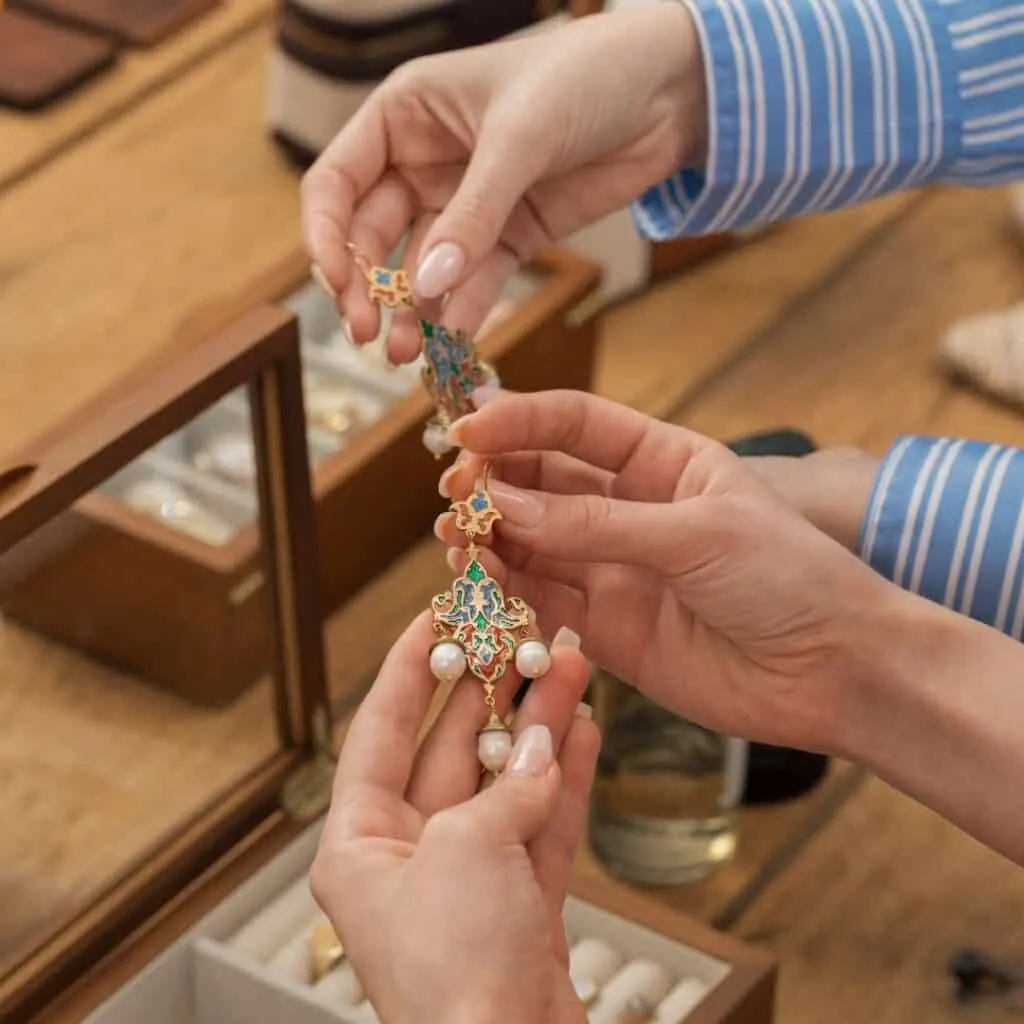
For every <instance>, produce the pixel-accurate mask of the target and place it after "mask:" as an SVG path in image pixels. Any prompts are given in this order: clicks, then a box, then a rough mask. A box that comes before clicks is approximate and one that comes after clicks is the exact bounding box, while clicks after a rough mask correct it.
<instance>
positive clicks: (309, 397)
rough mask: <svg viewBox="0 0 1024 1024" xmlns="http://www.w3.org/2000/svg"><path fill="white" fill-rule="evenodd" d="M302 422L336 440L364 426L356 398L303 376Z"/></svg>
mask: <svg viewBox="0 0 1024 1024" xmlns="http://www.w3.org/2000/svg"><path fill="white" fill-rule="evenodd" d="M303 385H304V388H305V399H306V418H307V419H308V420H309V422H310V424H311V425H312V426H315V427H320V428H321V429H322V430H326V431H328V432H329V433H331V434H334V435H335V436H337V437H341V438H345V437H348V436H349V435H350V434H353V433H355V432H356V431H357V430H359V429H360V428H361V427H363V426H364V424H365V419H366V417H365V416H364V410H363V409H361V408H360V402H359V396H358V395H356V394H353V393H352V391H351V390H350V389H348V388H345V387H339V386H337V385H335V384H331V383H325V382H323V381H322V380H321V378H319V377H318V376H317V375H316V374H312V373H307V374H304V379H303Z"/></svg>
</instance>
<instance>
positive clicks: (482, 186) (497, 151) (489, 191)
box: [414, 110, 548, 299]
mask: <svg viewBox="0 0 1024 1024" xmlns="http://www.w3.org/2000/svg"><path fill="white" fill-rule="evenodd" d="M499 115H500V116H499ZM537 135H538V133H537V128H536V125H535V124H532V123H530V120H529V119H527V118H525V117H524V116H523V114H522V113H521V112H518V111H516V112H514V113H511V114H506V113H505V112H504V111H498V110H492V111H491V112H490V115H489V116H488V117H487V119H486V120H485V122H484V124H483V126H482V128H481V131H480V137H479V139H478V140H477V143H476V146H475V148H474V150H473V155H472V157H471V158H470V161H469V166H468V167H467V168H466V172H465V174H464V175H463V176H462V181H461V183H460V184H459V187H458V189H456V191H455V195H453V196H452V198H451V200H449V202H448V204H447V206H445V208H444V210H442V211H441V213H440V214H439V215H438V217H437V219H436V220H435V221H434V223H433V225H432V227H431V229H430V231H429V232H428V233H427V236H426V237H425V238H424V240H423V247H422V252H423V253H424V255H423V257H422V258H421V260H420V263H419V266H418V268H417V270H416V280H415V285H414V287H415V291H416V294H417V295H418V296H419V298H421V299H437V298H440V297H441V296H442V295H444V294H445V293H447V292H450V291H452V290H453V289H454V288H455V287H456V286H457V285H459V284H461V283H462V282H463V281H465V280H466V279H467V278H468V277H469V276H470V275H471V274H472V273H473V271H474V270H476V268H477V267H478V266H479V265H480V263H481V262H482V261H483V259H484V257H485V256H486V255H487V254H488V253H489V252H491V250H493V249H494V248H495V247H496V246H497V245H498V242H499V240H500V239H501V236H502V232H503V231H504V230H505V225H506V223H507V222H508V220H509V218H510V217H511V216H512V212H513V210H515V208H516V206H517V204H518V203H519V202H520V200H521V199H522V198H523V196H524V195H525V194H526V193H527V191H529V189H530V188H532V187H533V185H535V184H536V183H537V181H538V180H540V178H542V177H543V175H544V173H545V171H546V168H547V163H548V154H547V150H546V148H545V146H544V145H543V140H542V139H538V137H537ZM517 255H520V254H518V253H517Z"/></svg>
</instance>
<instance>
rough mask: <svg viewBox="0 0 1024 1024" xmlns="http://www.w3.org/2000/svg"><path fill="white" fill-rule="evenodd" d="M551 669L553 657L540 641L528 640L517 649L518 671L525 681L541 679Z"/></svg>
mask: <svg viewBox="0 0 1024 1024" xmlns="http://www.w3.org/2000/svg"><path fill="white" fill-rule="evenodd" d="M549 668H551V655H550V654H549V653H548V649H547V647H545V646H544V644H542V643H541V642H540V640H527V641H525V642H524V643H521V644H520V645H519V646H518V647H517V648H516V671H517V672H518V673H519V674H520V675H521V676H522V677H523V678H524V679H539V678H540V677H541V676H542V675H544V673H545V672H547V670H548V669H549Z"/></svg>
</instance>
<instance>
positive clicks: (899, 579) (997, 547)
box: [860, 437, 1024, 640]
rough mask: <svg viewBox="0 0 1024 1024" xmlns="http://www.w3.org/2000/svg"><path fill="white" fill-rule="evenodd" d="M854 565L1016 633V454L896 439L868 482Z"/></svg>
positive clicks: (1023, 630) (1023, 562) (1023, 627)
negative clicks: (864, 566) (868, 493)
mask: <svg viewBox="0 0 1024 1024" xmlns="http://www.w3.org/2000/svg"><path fill="white" fill-rule="evenodd" d="M860 550H861V557H862V558H863V559H864V560H865V561H866V562H867V563H868V564H869V565H871V566H872V567H873V568H874V569H875V570H876V571H877V572H879V573H881V574H882V575H883V576H885V577H886V578H887V579H890V580H892V581H893V582H894V583H896V584H898V585H899V586H901V587H903V588H904V589H906V590H911V591H913V592H914V593H917V594H920V595H921V596H923V597H927V598H929V599H930V600H932V601H935V602H937V603H939V604H943V605H945V606H947V607H948V608H952V609H954V610H955V611H958V612H961V613H963V614H965V615H969V616H971V617H972V618H974V619H978V620H979V621H981V622H984V623H986V624H988V625H990V626H994V627H996V628H997V629H999V630H1001V631H1002V632H1004V633H1008V634H1009V635H1010V636H1013V637H1015V638H1016V639H1018V640H1019V639H1021V636H1022V634H1024V593H1022V590H1024V558H1022V555H1024V452H1022V451H1021V450H1019V449H1016V448H1008V447H1004V446H1002V445H993V444H985V443H982V442H977V441H958V440H951V439H948V438H926V437H903V438H900V439H899V440H898V441H897V442H896V444H895V445H894V446H893V447H892V448H891V449H890V450H889V452H888V454H887V455H886V456H885V458H884V459H883V461H882V464H881V466H880V467H879V470H878V474H877V476H876V478H875V483H874V487H873V490H872V494H871V499H870V501H869V503H868V512H867V516H866V518H865V521H864V524H863V527H862V530H861V538H860Z"/></svg>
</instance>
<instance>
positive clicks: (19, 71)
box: [0, 10, 117, 110]
mask: <svg viewBox="0 0 1024 1024" xmlns="http://www.w3.org/2000/svg"><path fill="white" fill-rule="evenodd" d="M116 52H117V51H116V47H115V46H114V44H113V43H111V42H110V41H109V40H106V39H102V38H100V37H98V36H93V35H88V34H86V33H84V32H80V31H78V30H76V29H71V28H65V27H63V26H61V25H55V24H53V23H52V22H48V21H44V20H42V19H40V18H36V17H34V16H33V15H31V14H27V13H25V12H22V11H15V10H0V105H6V106H11V107H16V108H17V109H19V110H35V109H37V108H39V107H42V106H44V105H45V104H47V103H50V102H51V101H53V100H55V99H57V98H58V97H60V96H63V95H64V94H65V93H66V92H68V91H70V90H71V89H74V88H75V87H76V86H78V85H80V84H81V83H82V82H84V81H85V80H86V79H88V78H90V77H92V76H93V75H94V74H97V73H98V72H100V71H102V70H103V69H104V68H106V67H108V66H109V65H110V64H111V63H113V60H114V56H115V54H116Z"/></svg>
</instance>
